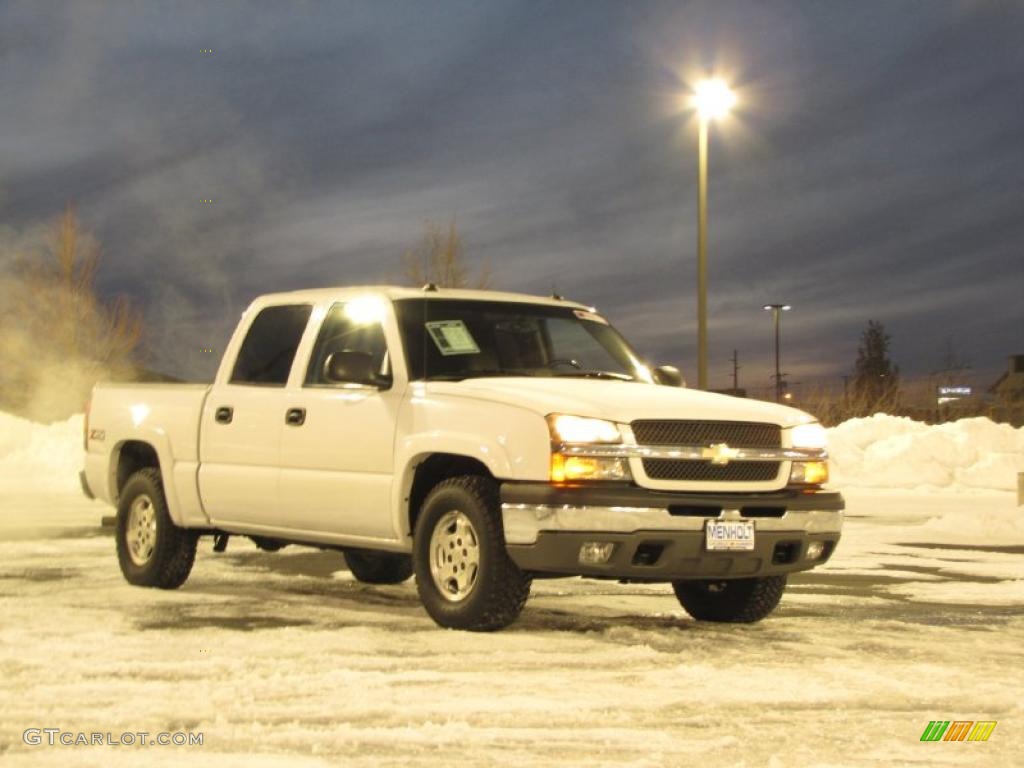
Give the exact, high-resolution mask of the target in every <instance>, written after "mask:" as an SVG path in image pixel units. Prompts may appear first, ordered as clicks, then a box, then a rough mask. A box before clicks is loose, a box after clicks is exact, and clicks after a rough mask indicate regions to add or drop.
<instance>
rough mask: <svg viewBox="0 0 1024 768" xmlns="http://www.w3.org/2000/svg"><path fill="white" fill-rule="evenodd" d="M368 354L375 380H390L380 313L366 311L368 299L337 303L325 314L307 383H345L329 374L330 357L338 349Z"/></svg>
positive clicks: (388, 382) (381, 381)
mask: <svg viewBox="0 0 1024 768" xmlns="http://www.w3.org/2000/svg"><path fill="white" fill-rule="evenodd" d="M343 352H344V353H350V352H351V353H357V354H358V355H360V356H365V357H366V358H368V364H369V366H370V369H371V370H372V372H373V376H374V379H375V380H378V381H379V383H380V384H390V378H391V360H390V358H389V357H388V347H387V342H386V341H385V340H384V328H383V327H382V326H381V323H380V316H379V313H376V312H369V313H368V312H367V306H366V304H365V303H358V302H349V303H347V304H335V305H334V306H333V307H331V309H330V311H329V312H328V313H327V317H326V318H324V324H323V325H322V326H321V327H320V333H319V334H318V335H317V337H316V344H315V345H314V346H313V354H312V355H310V357H309V368H308V369H307V370H306V386H313V387H316V386H343V384H339V382H337V381H333V380H331V379H330V378H329V377H328V375H327V372H328V369H329V366H330V362H331V358H332V357H333V356H334V355H337V354H339V353H343Z"/></svg>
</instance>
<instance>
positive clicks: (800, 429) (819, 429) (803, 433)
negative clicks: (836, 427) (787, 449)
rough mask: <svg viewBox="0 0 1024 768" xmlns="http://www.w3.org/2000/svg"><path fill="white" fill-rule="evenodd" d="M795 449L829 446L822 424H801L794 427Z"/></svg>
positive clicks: (792, 436)
mask: <svg viewBox="0 0 1024 768" xmlns="http://www.w3.org/2000/svg"><path fill="white" fill-rule="evenodd" d="M791 438H792V440H793V447H794V448H810V449H814V448H820V449H824V448H825V446H826V445H827V444H828V435H827V434H826V432H825V428H824V427H823V426H821V424H816V423H815V424H801V425H800V426H797V427H793V433H792V435H791Z"/></svg>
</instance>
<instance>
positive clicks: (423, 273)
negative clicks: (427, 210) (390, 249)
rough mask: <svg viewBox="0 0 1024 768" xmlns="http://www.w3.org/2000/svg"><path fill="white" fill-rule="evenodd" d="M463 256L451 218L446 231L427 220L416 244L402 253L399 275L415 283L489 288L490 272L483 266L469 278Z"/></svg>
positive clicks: (458, 236) (460, 238)
mask: <svg viewBox="0 0 1024 768" xmlns="http://www.w3.org/2000/svg"><path fill="white" fill-rule="evenodd" d="M464 256H465V251H464V248H463V244H462V236H461V235H460V234H459V230H458V228H457V227H456V225H455V217H452V220H451V222H450V223H449V225H448V229H447V231H442V230H441V229H439V228H438V227H437V226H436V225H435V224H434V223H433V222H430V221H428V222H426V229H425V232H424V233H423V238H422V239H421V240H420V242H419V244H418V245H417V246H416V247H415V248H413V249H411V250H408V251H406V252H405V254H404V255H403V256H402V277H403V279H404V280H405V282H408V283H411V284H412V285H417V286H419V285H425V284H427V283H434V284H435V285H437V286H439V287H442V288H490V287H491V273H490V270H489V269H488V268H487V265H483V266H482V267H481V268H480V271H479V272H478V273H477V276H476V277H475V278H471V277H470V275H469V272H468V268H467V267H466V264H465V260H464Z"/></svg>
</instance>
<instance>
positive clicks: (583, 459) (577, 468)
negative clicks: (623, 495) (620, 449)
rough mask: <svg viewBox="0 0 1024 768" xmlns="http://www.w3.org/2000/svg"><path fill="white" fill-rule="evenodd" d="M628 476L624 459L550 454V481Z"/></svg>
mask: <svg viewBox="0 0 1024 768" xmlns="http://www.w3.org/2000/svg"><path fill="white" fill-rule="evenodd" d="M629 477H630V474H629V465H628V464H627V463H626V460H625V459H601V458H594V457H591V456H565V455H563V454H561V453H553V454H551V482H552V483H572V482H576V481H579V480H628V479H629Z"/></svg>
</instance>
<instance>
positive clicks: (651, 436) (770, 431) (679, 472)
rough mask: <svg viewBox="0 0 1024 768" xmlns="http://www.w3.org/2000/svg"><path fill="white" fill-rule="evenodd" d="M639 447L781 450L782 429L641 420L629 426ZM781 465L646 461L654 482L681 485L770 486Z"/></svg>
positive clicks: (745, 423) (734, 423) (738, 423)
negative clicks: (722, 447) (705, 483)
mask: <svg viewBox="0 0 1024 768" xmlns="http://www.w3.org/2000/svg"><path fill="white" fill-rule="evenodd" d="M630 426H631V427H632V429H633V435H634V437H635V438H636V442H637V443H638V444H639V445H649V446H656V445H665V446H701V447H710V446H713V445H717V444H719V443H725V444H727V445H728V446H729V447H730V448H780V447H782V428H781V427H780V426H778V425H777V424H761V423H759V422H752V421H697V420H660V419H659V420H654V419H649V420H641V421H634V422H633V423H632V424H631V425H630ZM779 463H780V462H778V461H730V462H729V463H727V464H714V463H712V462H711V461H709V460H698V459H651V458H645V459H643V468H644V473H645V474H646V475H647V477H649V478H650V479H651V480H660V481H667V482H678V483H693V482H708V483H767V482H771V481H772V480H775V478H776V477H778V474H779Z"/></svg>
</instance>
